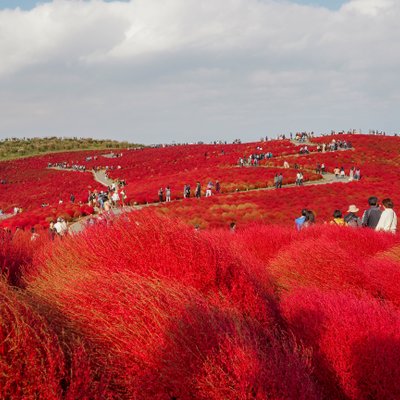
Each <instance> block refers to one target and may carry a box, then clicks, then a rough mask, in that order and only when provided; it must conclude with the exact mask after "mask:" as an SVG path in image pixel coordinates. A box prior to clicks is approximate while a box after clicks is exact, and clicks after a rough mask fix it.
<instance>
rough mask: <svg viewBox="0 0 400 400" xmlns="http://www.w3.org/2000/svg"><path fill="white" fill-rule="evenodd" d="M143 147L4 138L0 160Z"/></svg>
mask: <svg viewBox="0 0 400 400" xmlns="http://www.w3.org/2000/svg"><path fill="white" fill-rule="evenodd" d="M132 147H144V146H143V145H142V144H135V143H130V142H119V141H116V140H108V139H104V140H101V139H92V138H78V137H72V138H68V137H62V138H59V137H56V136H52V137H45V138H22V139H21V138H6V139H2V140H0V160H11V159H15V158H21V157H30V156H35V155H39V154H46V153H55V152H62V151H79V150H103V149H123V148H125V149H126V148H132Z"/></svg>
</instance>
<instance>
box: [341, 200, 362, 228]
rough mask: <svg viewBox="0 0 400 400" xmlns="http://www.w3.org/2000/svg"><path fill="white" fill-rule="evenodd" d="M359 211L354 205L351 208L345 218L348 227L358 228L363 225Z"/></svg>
mask: <svg viewBox="0 0 400 400" xmlns="http://www.w3.org/2000/svg"><path fill="white" fill-rule="evenodd" d="M358 211H359V209H358V208H357V207H356V206H355V205H354V204H352V205H351V206H350V207H349V209H348V210H347V214H346V215H345V217H344V222H345V223H346V225H347V226H351V227H353V228H358V227H360V226H361V225H362V223H361V219H360V218H359V217H358V215H357V213H358Z"/></svg>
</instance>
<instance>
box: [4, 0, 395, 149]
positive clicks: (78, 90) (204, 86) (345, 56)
mask: <svg viewBox="0 0 400 400" xmlns="http://www.w3.org/2000/svg"><path fill="white" fill-rule="evenodd" d="M399 19H400V1H399V0H348V1H340V0H297V1H289V0H200V1H199V0H132V1H101V0H93V1H90V0H88V1H82V0H54V1H40V2H39V1H34V0H25V1H15V0H2V1H0V60H1V62H0V138H5V137H11V136H29V137H31V136H53V135H57V136H91V137H98V138H115V139H127V140H130V141H132V142H141V143H160V142H172V141H177V142H182V141H184V142H186V141H188V142H191V141H199V140H203V141H210V140H216V139H224V140H232V139H234V138H241V139H243V140H253V139H258V138H260V137H261V136H265V135H268V136H270V137H273V136H275V135H276V134H279V133H288V132H290V131H293V132H295V131H303V130H314V131H315V132H327V131H330V130H331V129H335V130H342V129H349V128H355V129H362V130H364V131H368V129H379V130H386V131H387V132H388V133H393V132H399V131H400V128H399V118H398V115H399V114H400V111H399V105H400V79H399V70H400V69H399V67H400V51H399V50H400V49H399V47H400V24H399Z"/></svg>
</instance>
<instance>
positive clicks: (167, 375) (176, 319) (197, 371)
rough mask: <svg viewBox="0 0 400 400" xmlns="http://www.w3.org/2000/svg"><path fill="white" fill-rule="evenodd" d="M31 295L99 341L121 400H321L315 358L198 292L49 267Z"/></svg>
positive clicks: (157, 281) (94, 343) (99, 353)
mask: <svg viewBox="0 0 400 400" xmlns="http://www.w3.org/2000/svg"><path fill="white" fill-rule="evenodd" d="M30 290H31V291H32V292H34V293H35V294H36V295H37V296H38V298H39V299H41V300H42V301H45V302H47V303H48V304H54V305H55V307H56V309H57V311H58V312H59V313H61V314H63V316H64V318H65V320H66V323H65V326H66V327H67V328H68V329H71V330H72V331H73V332H74V333H76V334H79V335H80V336H82V337H83V338H85V340H86V341H87V342H89V343H90V344H91V349H92V353H93V354H94V355H95V358H96V363H97V366H98V367H100V368H102V369H104V371H105V372H106V374H107V375H108V376H110V378H111V382H112V385H113V386H112V387H113V390H114V391H115V394H116V397H118V398H129V399H131V398H145V399H150V398H151V399H174V398H180V399H193V398H196V399H197V398H198V399H220V398H225V399H237V398H241V399H247V398H248V399H250V398H259V399H264V398H266V397H267V396H268V397H269V398H271V399H294V398H296V399H313V398H314V399H316V398H318V396H317V392H316V389H315V387H314V385H313V383H312V382H311V380H310V379H309V375H308V368H307V366H306V364H305V361H306V360H303V359H302V356H301V352H300V351H299V354H297V353H295V352H293V351H291V350H290V348H291V347H292V346H291V345H290V342H289V341H288V340H285V339H284V338H283V337H279V338H278V337H277V333H275V332H274V329H273V328H272V327H271V329H270V331H268V330H266V329H264V328H262V327H261V326H260V324H258V323H256V322H255V321H253V320H252V319H247V318H245V317H244V316H243V315H242V314H241V313H240V312H239V311H238V310H236V309H235V308H232V307H223V306H221V307H216V306H215V305H212V304H211V303H210V302H208V301H207V300H206V299H205V297H204V296H202V295H201V294H200V293H199V292H198V291H196V290H195V289H192V288H190V287H185V286H183V285H182V284H179V283H176V282H173V281H171V280H165V279H163V278H155V277H153V278H146V277H143V276H140V275H137V274H134V273H132V272H130V271H127V270H125V271H122V272H118V273H117V272H109V271H106V270H104V271H101V270H96V271H93V270H92V271H90V270H88V269H80V270H79V269H77V268H73V269H70V270H68V268H67V267H65V268H64V269H63V270H60V269H59V268H52V269H50V270H48V271H47V272H46V273H44V274H43V276H42V277H39V278H38V279H37V280H36V281H35V282H34V283H33V284H32V286H31V289H30ZM250 355H251V356H250ZM250 371H251V373H249V372H250ZM222 378H223V379H224V380H223V381H221V382H219V380H220V379H222ZM227 382H229V386H227V387H224V383H227ZM221 385H222V386H221ZM220 394H221V395H222V394H223V397H220Z"/></svg>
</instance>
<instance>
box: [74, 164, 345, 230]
mask: <svg viewBox="0 0 400 400" xmlns="http://www.w3.org/2000/svg"><path fill="white" fill-rule="evenodd" d="M249 168H260V167H249ZM261 168H263V167H261ZM264 168H265V167H264ZM274 168H280V167H274ZM282 169H283V170H285V168H283V167H282ZM97 177H98V178H99V180H97V179H96V180H97V181H98V182H100V183H102V182H101V180H100V178H101V176H97ZM109 181H110V180H109ZM348 182H349V180H348V178H347V177H346V178H345V179H343V178H336V176H335V175H334V174H331V173H325V174H324V175H321V179H319V180H317V181H306V182H304V183H303V186H316V185H327V184H335V183H342V184H343V183H348ZM102 184H103V185H106V184H105V183H102ZM108 185H109V183H108V184H107V185H106V186H108ZM296 186H297V185H296V184H295V183H289V184H283V185H282V189H286V188H292V187H296ZM282 189H276V188H275V187H274V186H272V187H271V186H269V187H263V188H257V189H249V190H247V191H239V192H230V193H223V194H230V195H235V194H239V193H249V192H257V191H269V190H282ZM173 201H174V202H177V201H180V202H181V201H183V199H179V200H173ZM202 201H207V200H206V199H204V200H202ZM161 204H165V203H159V202H157V203H147V204H141V205H134V206H125V207H123V208H122V207H115V208H113V209H112V211H111V213H110V215H121V214H122V213H125V212H131V211H133V210H140V209H142V208H144V207H152V206H155V207H158V206H160V205H161ZM97 217H98V215H97V216H93V215H91V216H87V217H83V218H81V219H80V220H78V221H76V222H74V223H72V224H71V225H70V226H69V230H70V232H72V233H78V232H81V231H83V230H84V229H85V224H86V221H87V220H88V219H90V218H97Z"/></svg>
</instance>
